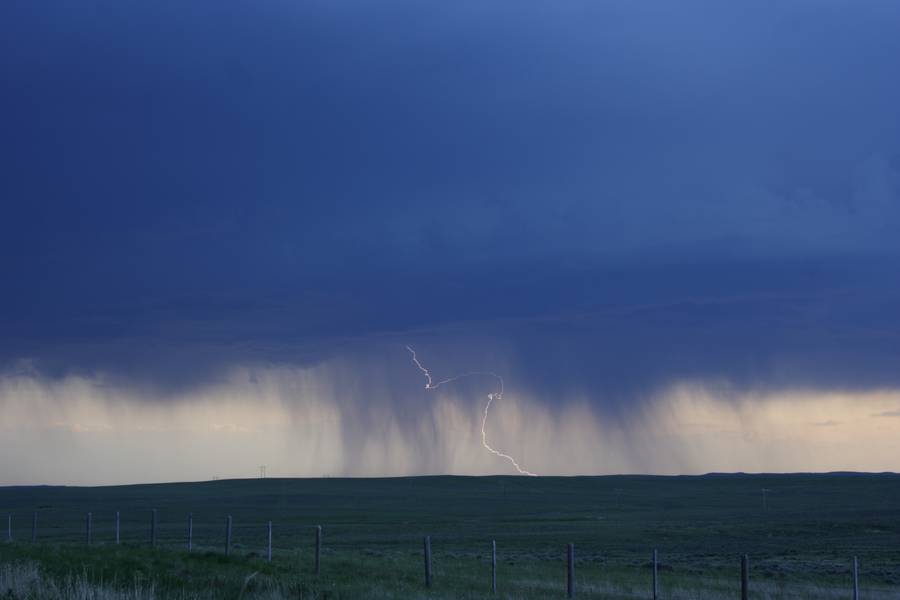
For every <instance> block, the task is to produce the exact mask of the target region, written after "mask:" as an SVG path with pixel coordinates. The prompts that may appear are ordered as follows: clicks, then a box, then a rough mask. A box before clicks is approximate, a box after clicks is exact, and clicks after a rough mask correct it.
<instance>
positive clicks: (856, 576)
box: [853, 556, 859, 600]
mask: <svg viewBox="0 0 900 600" xmlns="http://www.w3.org/2000/svg"><path fill="white" fill-rule="evenodd" d="M853 600H859V559H858V558H857V557H855V556H854V557H853Z"/></svg>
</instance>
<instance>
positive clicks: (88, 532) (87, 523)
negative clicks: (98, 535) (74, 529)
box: [84, 513, 93, 546]
mask: <svg viewBox="0 0 900 600" xmlns="http://www.w3.org/2000/svg"><path fill="white" fill-rule="evenodd" d="M92 520H93V518H92V515H91V513H88V514H87V519H85V522H84V528H85V531H84V538H85V541H86V542H87V545H88V546H90V545H91V525H92V523H91V521H92Z"/></svg>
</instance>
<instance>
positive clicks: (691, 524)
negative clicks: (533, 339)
mask: <svg viewBox="0 0 900 600" xmlns="http://www.w3.org/2000/svg"><path fill="white" fill-rule="evenodd" d="M764 489H765V490H769V491H768V492H766V493H765V496H766V499H765V503H764V499H763V491H762V490H764ZM152 509H156V511H157V523H158V525H157V539H158V543H157V546H156V548H151V547H150V544H149V538H150V515H151V510H152ZM34 511H37V513H38V520H37V522H38V526H37V543H36V544H32V543H31V535H32V533H31V528H32V514H33V512H34ZM116 511H119V512H120V513H121V542H122V543H121V545H119V546H116V545H115V544H114V523H115V512H116ZM88 512H91V513H92V523H93V543H92V545H91V546H90V547H87V545H86V543H85V517H86V514H87V513H88ZM189 513H193V515H194V537H193V540H194V551H193V552H192V553H190V554H188V552H187V551H186V539H187V518H188V514H189ZM7 514H12V524H13V531H12V533H13V542H12V543H8V544H0V598H29V597H33V598H44V597H46V598H169V597H173V598H272V599H281V598H487V597H492V596H491V594H490V576H491V566H490V547H491V540H496V542H497V559H498V560H497V562H498V572H497V583H498V594H497V596H499V597H501V598H553V597H557V598H559V597H565V572H566V563H565V552H566V544H568V543H574V544H575V550H576V581H577V592H576V597H582V598H589V597H593V598H649V597H650V581H651V568H650V567H651V563H650V557H651V552H652V550H653V549H654V548H656V549H658V551H659V557H660V563H661V564H660V569H659V574H660V584H659V585H660V598H698V599H699V598H711V599H716V598H738V597H740V593H739V587H740V556H741V555H742V554H748V555H749V557H750V564H751V598H773V599H774V598H810V599H811V598H850V597H851V596H850V594H851V579H850V568H851V563H852V558H853V556H858V557H859V564H860V582H861V594H860V596H861V598H864V599H868V598H871V599H874V598H898V599H900V476H898V475H893V474H852V473H843V474H842V473H835V474H794V475H742V474H737V475H705V476H697V477H650V476H608V477H509V476H496V477H451V476H439V477H407V478H389V479H341V478H326V479H275V478H270V479H248V480H222V481H208V482H198V483H176V484H154V485H131V486H114V487H92V488H87V487H7V488H0V517H2V520H0V539H5V538H6V515H7ZM228 515H231V516H232V517H233V522H234V528H233V550H232V552H231V555H230V556H225V555H224V543H225V522H226V517H227V516H228ZM268 521H272V523H273V545H274V551H273V554H274V557H273V561H272V562H271V563H269V562H267V561H266V540H267V527H266V524H267V522H268ZM315 525H322V527H323V532H324V534H323V548H322V566H321V574H320V575H318V576H315V575H314V574H313V572H312V571H313V548H314V526H315ZM425 535H430V536H431V545H432V551H433V561H434V581H433V585H432V587H431V588H430V589H426V588H425V585H424V567H423V558H422V542H423V537H424V536H425ZM4 594H6V595H5V596H4Z"/></svg>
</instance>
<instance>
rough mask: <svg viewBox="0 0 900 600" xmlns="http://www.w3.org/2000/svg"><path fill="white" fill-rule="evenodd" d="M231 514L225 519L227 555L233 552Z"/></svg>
mask: <svg viewBox="0 0 900 600" xmlns="http://www.w3.org/2000/svg"><path fill="white" fill-rule="evenodd" d="M231 523H232V520H231V515H228V518H227V519H226V520H225V556H228V555H229V554H231Z"/></svg>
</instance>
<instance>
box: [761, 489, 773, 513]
mask: <svg viewBox="0 0 900 600" xmlns="http://www.w3.org/2000/svg"><path fill="white" fill-rule="evenodd" d="M760 491H761V492H762V497H763V512H768V510H769V504H768V502H767V499H766V498H767V496H768V494H770V493H772V490H770V489H768V488H762V490H760Z"/></svg>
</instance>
